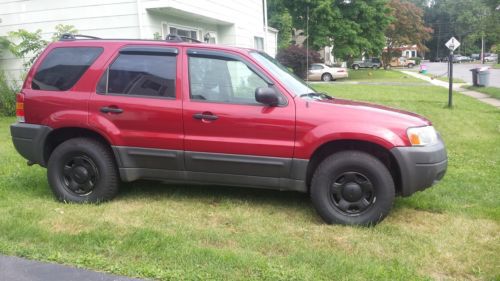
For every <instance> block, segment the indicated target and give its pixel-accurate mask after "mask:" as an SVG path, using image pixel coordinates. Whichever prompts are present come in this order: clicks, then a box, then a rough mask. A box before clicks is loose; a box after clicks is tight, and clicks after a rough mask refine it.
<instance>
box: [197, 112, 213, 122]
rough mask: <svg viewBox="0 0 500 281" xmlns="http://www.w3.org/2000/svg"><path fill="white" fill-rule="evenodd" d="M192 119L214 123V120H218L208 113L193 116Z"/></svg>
mask: <svg viewBox="0 0 500 281" xmlns="http://www.w3.org/2000/svg"><path fill="white" fill-rule="evenodd" d="M193 118H194V119H198V120H207V121H215V120H217V119H219V116H217V115H213V114H212V113H209V112H203V113H195V114H193Z"/></svg>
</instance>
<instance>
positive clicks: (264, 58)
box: [250, 52, 316, 96]
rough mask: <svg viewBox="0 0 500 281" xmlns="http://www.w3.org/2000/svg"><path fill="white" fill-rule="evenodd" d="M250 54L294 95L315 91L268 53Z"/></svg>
mask: <svg viewBox="0 0 500 281" xmlns="http://www.w3.org/2000/svg"><path fill="white" fill-rule="evenodd" d="M250 55H251V56H252V57H253V58H254V59H256V60H257V61H258V62H259V63H260V64H262V65H263V66H264V67H266V69H267V70H269V72H271V73H272V74H273V75H274V77H276V78H277V79H279V80H280V81H281V82H282V83H283V84H284V85H285V86H286V87H287V89H288V90H290V91H291V92H292V93H293V94H294V95H296V96H302V95H304V94H309V93H315V92H316V91H314V90H313V89H312V88H311V87H309V86H308V85H307V84H306V83H305V82H304V81H302V79H300V78H298V77H297V76H295V75H294V74H293V73H291V72H290V70H288V69H287V68H286V67H284V66H283V65H282V64H280V63H279V62H278V61H277V60H275V59H273V58H272V57H270V56H269V55H267V54H265V53H260V52H251V53H250Z"/></svg>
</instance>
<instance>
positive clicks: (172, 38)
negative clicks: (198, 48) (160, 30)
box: [165, 34, 201, 43]
mask: <svg viewBox="0 0 500 281" xmlns="http://www.w3.org/2000/svg"><path fill="white" fill-rule="evenodd" d="M165 40H166V41H169V42H193V43H201V41H200V40H196V39H194V38H191V37H187V36H179V35H177V34H168V35H167V37H166V38H165Z"/></svg>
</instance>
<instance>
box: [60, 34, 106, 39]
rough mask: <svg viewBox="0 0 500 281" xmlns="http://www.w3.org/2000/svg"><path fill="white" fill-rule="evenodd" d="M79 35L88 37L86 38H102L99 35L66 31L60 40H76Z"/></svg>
mask: <svg viewBox="0 0 500 281" xmlns="http://www.w3.org/2000/svg"><path fill="white" fill-rule="evenodd" d="M77 37H79V38H86V39H101V38H99V37H95V36H89V35H82V34H71V33H64V34H63V35H61V37H59V41H71V40H76V38H77Z"/></svg>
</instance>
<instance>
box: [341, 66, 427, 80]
mask: <svg viewBox="0 0 500 281" xmlns="http://www.w3.org/2000/svg"><path fill="white" fill-rule="evenodd" d="M346 81H358V82H377V83H379V82H380V83H383V82H397V83H407V82H411V83H425V82H424V81H422V80H421V79H417V78H414V77H411V76H407V75H405V74H404V73H401V72H399V71H396V70H384V69H377V70H373V69H358V70H353V69H350V70H349V78H347V79H346Z"/></svg>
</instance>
